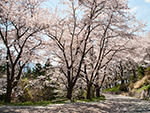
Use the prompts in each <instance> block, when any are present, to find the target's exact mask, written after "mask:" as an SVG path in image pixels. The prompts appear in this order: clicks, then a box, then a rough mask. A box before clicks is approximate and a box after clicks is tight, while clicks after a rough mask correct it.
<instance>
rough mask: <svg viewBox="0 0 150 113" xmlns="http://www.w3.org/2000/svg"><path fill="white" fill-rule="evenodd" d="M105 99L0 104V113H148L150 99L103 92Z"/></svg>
mask: <svg viewBox="0 0 150 113" xmlns="http://www.w3.org/2000/svg"><path fill="white" fill-rule="evenodd" d="M105 96H106V99H107V100H106V101H101V102H89V103H81V102H79V103H70V104H59V105H58V104H57V105H49V106H45V107H41V106H36V107H34V106H0V113H150V101H145V100H139V99H136V98H133V97H126V96H122V95H111V94H105Z"/></svg>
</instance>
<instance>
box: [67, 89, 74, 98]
mask: <svg viewBox="0 0 150 113" xmlns="http://www.w3.org/2000/svg"><path fill="white" fill-rule="evenodd" d="M72 91H73V87H69V88H68V89H67V96H66V97H67V98H68V99H70V100H71V98H72Z"/></svg>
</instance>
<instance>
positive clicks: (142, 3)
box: [45, 0, 150, 32]
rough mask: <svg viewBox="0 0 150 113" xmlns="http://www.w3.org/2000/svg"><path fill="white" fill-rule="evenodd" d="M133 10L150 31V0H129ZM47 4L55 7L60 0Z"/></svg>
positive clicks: (49, 0)
mask: <svg viewBox="0 0 150 113" xmlns="http://www.w3.org/2000/svg"><path fill="white" fill-rule="evenodd" d="M128 1H129V4H128V5H129V7H130V8H131V12H132V13H133V14H134V15H135V17H136V18H137V19H138V20H142V21H143V23H145V22H147V24H146V27H145V28H144V29H145V30H146V31H147V32H148V31H150V0H128ZM45 5H46V6H48V7H51V8H55V6H57V5H58V0H48V3H45Z"/></svg>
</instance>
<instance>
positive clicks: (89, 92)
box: [86, 84, 91, 99]
mask: <svg viewBox="0 0 150 113" xmlns="http://www.w3.org/2000/svg"><path fill="white" fill-rule="evenodd" d="M86 98H87V99H91V85H90V84H88V85H87V95H86Z"/></svg>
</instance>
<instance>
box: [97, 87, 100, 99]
mask: <svg viewBox="0 0 150 113" xmlns="http://www.w3.org/2000/svg"><path fill="white" fill-rule="evenodd" d="M96 97H100V87H97V88H96Z"/></svg>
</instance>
